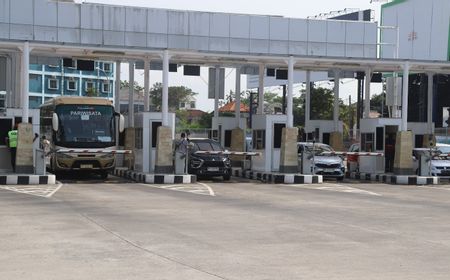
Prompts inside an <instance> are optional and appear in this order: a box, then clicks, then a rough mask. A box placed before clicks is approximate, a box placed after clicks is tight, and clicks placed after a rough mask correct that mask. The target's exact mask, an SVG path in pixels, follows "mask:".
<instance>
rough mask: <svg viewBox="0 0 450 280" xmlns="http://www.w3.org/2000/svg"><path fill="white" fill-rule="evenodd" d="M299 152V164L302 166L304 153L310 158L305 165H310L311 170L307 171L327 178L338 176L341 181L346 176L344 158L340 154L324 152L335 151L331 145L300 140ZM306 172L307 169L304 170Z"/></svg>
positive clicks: (298, 144)
mask: <svg viewBox="0 0 450 280" xmlns="http://www.w3.org/2000/svg"><path fill="white" fill-rule="evenodd" d="M297 147H298V154H299V166H302V164H303V162H302V154H303V153H306V157H303V158H306V159H307V160H309V162H308V163H305V165H304V166H309V167H310V168H311V170H308V171H307V172H308V173H309V172H311V173H312V171H313V170H312V169H313V168H314V174H317V175H322V176H324V177H325V178H336V179H337V180H339V181H341V180H343V179H344V176H345V165H344V161H343V159H342V158H341V157H340V156H338V155H329V154H328V155H326V154H323V153H333V152H334V150H333V148H331V147H330V146H329V145H326V144H322V143H315V144H314V145H313V143H311V142H299V143H297ZM304 173H306V171H304Z"/></svg>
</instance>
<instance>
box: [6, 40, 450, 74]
mask: <svg viewBox="0 0 450 280" xmlns="http://www.w3.org/2000/svg"><path fill="white" fill-rule="evenodd" d="M20 46H21V42H16V43H13V42H2V41H0V51H2V50H3V51H4V52H11V51H14V52H17V51H20ZM30 48H31V50H32V51H31V53H32V55H38V56H51V57H73V58H80V59H81V58H83V59H93V60H94V59H95V60H109V61H141V60H145V59H148V60H150V61H161V55H162V51H163V50H148V49H121V48H96V47H90V48H80V47H79V46H69V45H56V44H55V45H49V44H39V43H30ZM169 52H170V55H171V58H170V61H171V63H178V64H190V65H201V66H216V65H219V66H221V67H236V66H245V65H250V66H255V67H258V65H260V64H264V65H266V66H267V67H275V68H287V60H288V57H286V56H277V55H271V56H251V55H248V54H242V55H239V54H227V53H210V52H200V51H198V52H191V51H177V50H170V51H169ZM293 57H294V59H295V69H296V70H312V71H328V70H330V69H342V70H351V71H365V70H366V69H368V68H370V69H371V70H372V71H376V72H399V71H402V70H403V68H402V67H403V65H404V64H405V62H406V61H409V63H410V71H411V72H418V73H425V72H433V73H437V74H450V62H448V61H423V60H405V59H371V58H340V57H336V58H333V57H321V56H293Z"/></svg>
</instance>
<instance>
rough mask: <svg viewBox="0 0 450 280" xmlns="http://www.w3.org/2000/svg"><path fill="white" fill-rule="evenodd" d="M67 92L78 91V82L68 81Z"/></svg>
mask: <svg viewBox="0 0 450 280" xmlns="http://www.w3.org/2000/svg"><path fill="white" fill-rule="evenodd" d="M67 90H70V91H76V90H77V82H76V81H73V80H68V81H67Z"/></svg>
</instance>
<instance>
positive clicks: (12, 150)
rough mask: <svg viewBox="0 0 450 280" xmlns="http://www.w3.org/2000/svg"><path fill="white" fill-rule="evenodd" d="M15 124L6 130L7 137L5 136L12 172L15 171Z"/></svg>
mask: <svg viewBox="0 0 450 280" xmlns="http://www.w3.org/2000/svg"><path fill="white" fill-rule="evenodd" d="M17 134H18V133H17V124H16V125H14V129H13V130H10V131H9V132H8V137H6V139H5V142H6V144H7V145H8V147H9V151H10V154H11V166H12V169H13V172H16V152H17Z"/></svg>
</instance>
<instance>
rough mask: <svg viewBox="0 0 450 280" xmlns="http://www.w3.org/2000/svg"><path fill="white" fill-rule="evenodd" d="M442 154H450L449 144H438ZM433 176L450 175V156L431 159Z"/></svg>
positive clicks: (437, 146)
mask: <svg viewBox="0 0 450 280" xmlns="http://www.w3.org/2000/svg"><path fill="white" fill-rule="evenodd" d="M436 149H437V150H438V151H439V153H440V154H447V155H448V154H450V145H449V144H436ZM431 176H442V177H450V157H442V158H439V159H433V160H431Z"/></svg>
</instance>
